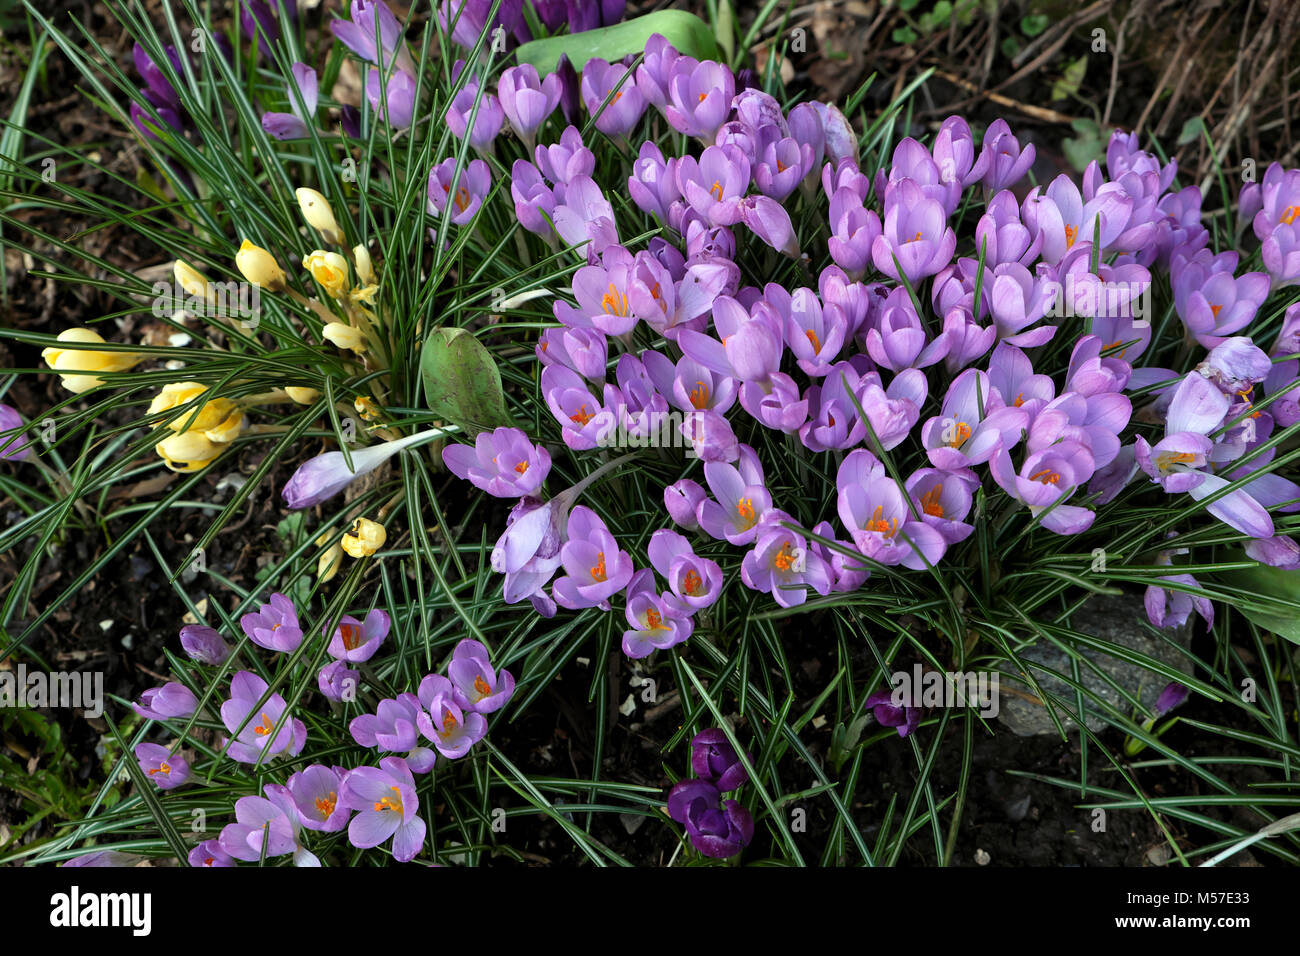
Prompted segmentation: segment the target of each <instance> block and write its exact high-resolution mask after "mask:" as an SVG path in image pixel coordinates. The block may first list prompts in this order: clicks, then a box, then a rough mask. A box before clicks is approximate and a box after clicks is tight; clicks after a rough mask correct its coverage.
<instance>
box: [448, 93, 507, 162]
mask: <svg viewBox="0 0 1300 956" xmlns="http://www.w3.org/2000/svg"><path fill="white" fill-rule="evenodd" d="M476 109H477V111H478V112H477V113H475V110H476ZM471 117H472V118H473V121H474V125H473V127H471V126H470V125H469V124H470V119H471ZM505 118H506V114H505V112H504V111H503V110H502V108H501V101H500V100H498V99H497V98H496V97H495V96H493V95H492V94H491V93H484V94H483V95H482V96H481V97H480V96H479V85H478V82H477V81H476V80H473V79H471V80H469V81H467V82H466V83H465V85H464V86H462V87H461V88H460V90H459V91H458V92H457V93H456V95H455V96H454V97H452V100H451V104H450V105H449V106H448V107H447V112H446V113H445V114H444V115H443V119H444V120H445V121H446V123H447V128H448V129H450V130H451V132H452V135H454V136H455V137H456V138H457V139H464V138H465V137H466V135H468V136H469V144H470V146H472V147H474V148H475V149H477V150H480V151H483V150H487V149H489V148H490V147H491V146H492V142H493V141H494V140H495V139H496V138H497V134H498V133H500V132H501V127H502V125H503V124H504V123H505Z"/></svg>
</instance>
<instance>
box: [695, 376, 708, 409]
mask: <svg viewBox="0 0 1300 956" xmlns="http://www.w3.org/2000/svg"><path fill="white" fill-rule="evenodd" d="M691 404H692V405H694V406H695V407H696V408H698V409H703V408H707V407H708V404H709V386H708V385H707V384H705V383H704V382H696V383H695V387H694V388H693V389H691Z"/></svg>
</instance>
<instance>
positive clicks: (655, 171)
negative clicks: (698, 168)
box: [627, 140, 682, 222]
mask: <svg viewBox="0 0 1300 956" xmlns="http://www.w3.org/2000/svg"><path fill="white" fill-rule="evenodd" d="M627 193H628V195H629V196H630V197H632V201H633V202H634V203H636V204H637V206H638V207H639V208H640V209H641V211H642V212H645V213H649V214H650V215H652V216H655V217H656V218H658V219H659V220H660V221H661V222H667V221H668V210H669V209H671V208H672V205H673V203H675V202H677V200H679V199H681V197H682V194H681V190H680V189H678V188H677V160H676V159H675V158H672V159H664V154H663V152H662V151H661V150H660V149H659V147H658V146H656V145H655V144H654V143H653V142H651V141H650V140H646V141H645V142H644V143H642V144H641V149H640V152H639V153H638V154H637V158H636V160H635V161H633V163H632V175H631V176H629V177H628V178H627Z"/></svg>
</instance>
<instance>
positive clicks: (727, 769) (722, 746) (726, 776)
mask: <svg viewBox="0 0 1300 956" xmlns="http://www.w3.org/2000/svg"><path fill="white" fill-rule="evenodd" d="M691 769H692V770H694V771H695V776H696V777H698V778H699V779H700V780H703V781H705V782H706V783H711V784H713V785H714V786H715V787H716V788H717V789H718V792H719V793H729V792H731V791H732V790H736V789H738V788H740V787H743V786H744V785H745V784H746V783H748V782H749V771H748V770H746V769H745V764H744V763H743V762H742V761H741V759H740V755H739V754H737V753H736V748H735V747H733V746H732V745H731V741H729V740H728V739H727V735H726V733H725V732H724V731H723V730H722V728H721V727H710V728H709V729H708V730H701V731H700V732H699V733H698V734H696V735H695V736H694V737H693V738H692V739H691Z"/></svg>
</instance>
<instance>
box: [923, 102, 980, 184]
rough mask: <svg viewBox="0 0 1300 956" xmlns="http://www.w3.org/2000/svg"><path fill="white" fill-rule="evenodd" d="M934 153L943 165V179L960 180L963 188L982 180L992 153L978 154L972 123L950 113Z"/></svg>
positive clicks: (941, 170) (940, 165) (942, 125)
mask: <svg viewBox="0 0 1300 956" xmlns="http://www.w3.org/2000/svg"><path fill="white" fill-rule="evenodd" d="M931 155H932V156H933V157H934V162H935V165H937V166H938V167H939V178H940V181H941V182H944V183H957V184H958V185H960V186H961V188H962V189H965V188H966V187H967V186H970V185H973V184H974V183H977V182H979V181H980V180H981V179H982V178H983V177H984V171H985V170H986V169H987V168H988V162H989V157H988V155H987V154H985V153H984V152H983V151H981V152H979V153H978V154H977V153H976V151H975V137H974V136H973V135H972V134H971V130H970V124H969V123H967V122H966V120H964V119H963V118H962V117H960V116H949V117H948V118H947V119H946V120H944V121H943V123H942V124H940V126H939V132H938V133H936V134H935V137H934V145H933V146H932V147H931Z"/></svg>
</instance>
